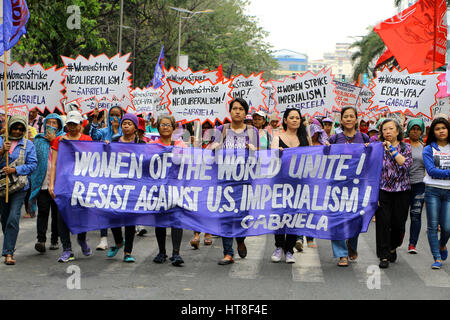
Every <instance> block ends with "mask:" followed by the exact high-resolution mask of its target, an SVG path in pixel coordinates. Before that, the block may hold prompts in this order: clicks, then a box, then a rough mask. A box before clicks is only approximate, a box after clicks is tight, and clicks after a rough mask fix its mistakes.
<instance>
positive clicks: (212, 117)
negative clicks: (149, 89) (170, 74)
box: [168, 80, 232, 123]
mask: <svg viewBox="0 0 450 320" xmlns="http://www.w3.org/2000/svg"><path fill="white" fill-rule="evenodd" d="M168 83H169V86H170V88H171V90H170V92H169V94H168V99H169V105H168V109H169V111H170V113H171V114H172V115H173V116H174V117H175V119H176V121H177V122H191V121H194V120H200V122H201V123H204V122H205V121H207V120H209V121H210V122H211V123H214V122H215V121H216V120H218V121H220V122H223V121H224V120H225V119H226V118H227V117H229V112H228V108H227V104H228V102H229V101H231V100H232V97H231V95H230V92H231V87H230V83H231V82H230V81H227V82H218V83H212V82H211V80H206V81H200V82H199V81H195V82H190V81H189V80H184V81H183V82H182V83H178V82H176V81H171V80H168Z"/></svg>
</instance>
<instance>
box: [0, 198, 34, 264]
mask: <svg viewBox="0 0 450 320" xmlns="http://www.w3.org/2000/svg"><path fill="white" fill-rule="evenodd" d="M26 195H27V192H26V191H17V192H15V193H13V194H10V195H9V199H8V203H6V202H5V198H0V215H1V223H2V231H3V235H4V238H3V250H2V256H6V255H7V254H14V250H15V248H16V242H17V235H18V234H19V220H20V209H22V205H23V201H24V200H25V196H26Z"/></svg>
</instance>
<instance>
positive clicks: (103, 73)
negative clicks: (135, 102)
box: [61, 53, 131, 102]
mask: <svg viewBox="0 0 450 320" xmlns="http://www.w3.org/2000/svg"><path fill="white" fill-rule="evenodd" d="M129 57H130V54H129V53H128V54H126V55H123V56H120V55H119V54H117V55H115V56H114V57H112V58H108V57H107V56H106V55H105V54H101V55H99V56H96V57H94V56H92V55H91V56H89V59H86V58H85V57H83V56H78V57H76V58H75V59H72V58H68V57H64V56H61V59H62V60H63V62H64V65H65V66H66V73H65V74H66V75H67V78H66V82H65V85H66V90H67V92H66V95H67V100H68V101H69V102H71V101H74V100H88V99H91V98H95V99H97V100H98V101H100V100H102V99H108V100H110V101H112V100H113V99H114V98H116V99H118V100H122V99H123V98H124V97H125V98H128V99H130V100H131V94H130V92H129V91H130V88H131V80H130V77H131V73H129V72H128V71H127V69H128V67H129V65H130V62H128V58H129Z"/></svg>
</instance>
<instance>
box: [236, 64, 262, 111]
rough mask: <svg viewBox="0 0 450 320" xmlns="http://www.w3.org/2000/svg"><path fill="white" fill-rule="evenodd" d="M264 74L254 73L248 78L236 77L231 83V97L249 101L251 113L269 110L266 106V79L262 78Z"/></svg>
mask: <svg viewBox="0 0 450 320" xmlns="http://www.w3.org/2000/svg"><path fill="white" fill-rule="evenodd" d="M262 75H263V72H260V73H258V74H255V73H252V74H251V75H249V76H248V77H245V76H244V75H242V74H240V75H238V76H236V77H234V78H233V79H232V81H231V85H230V86H231V87H232V88H233V90H232V91H231V96H232V97H233V98H242V99H244V100H245V101H247V103H248V106H249V113H251V112H252V111H258V110H259V109H261V108H263V109H267V107H266V106H265V104H264V100H265V98H266V97H265V96H264V91H265V89H264V87H263V83H264V79H263V78H262Z"/></svg>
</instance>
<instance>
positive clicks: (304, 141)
mask: <svg viewBox="0 0 450 320" xmlns="http://www.w3.org/2000/svg"><path fill="white" fill-rule="evenodd" d="M292 111H297V112H298V114H299V115H300V127H299V128H298V129H297V137H298V141H300V146H301V147H305V146H309V141H308V134H307V133H306V127H305V125H304V124H303V121H304V119H303V117H302V113H301V112H300V110H299V109H297V108H288V109H286V111H284V114H283V129H284V131H286V130H287V124H286V120H287V118H288V116H289V113H291V112H292Z"/></svg>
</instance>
